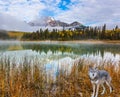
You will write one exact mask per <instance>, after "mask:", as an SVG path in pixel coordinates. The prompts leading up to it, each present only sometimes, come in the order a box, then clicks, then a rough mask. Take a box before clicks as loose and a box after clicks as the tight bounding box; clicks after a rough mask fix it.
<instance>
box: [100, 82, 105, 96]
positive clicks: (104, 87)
mask: <svg viewBox="0 0 120 97" xmlns="http://www.w3.org/2000/svg"><path fill="white" fill-rule="evenodd" d="M102 87H103V91H102V93H101V95H103V94H104V93H105V87H104V84H102Z"/></svg>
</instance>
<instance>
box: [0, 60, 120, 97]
mask: <svg viewBox="0 0 120 97" xmlns="http://www.w3.org/2000/svg"><path fill="white" fill-rule="evenodd" d="M119 66H120V64H119ZM119 66H118V68H117V70H115V66H114V65H112V63H111V62H107V63H106V64H105V65H102V66H99V69H105V70H107V71H108V72H109V73H110V75H111V77H112V84H113V87H114V91H113V93H111V94H110V93H109V89H108V87H107V86H106V87H107V91H106V93H105V94H104V95H102V96H101V95H99V97H103V96H104V97H120V70H119ZM101 90H102V88H100V91H99V92H101ZM91 94H92V86H91V83H90V80H89V78H88V64H87V62H85V60H84V59H83V60H80V61H79V64H78V65H74V66H73V68H72V71H71V73H70V74H68V75H67V73H66V72H62V71H61V72H60V73H59V75H58V76H57V77H56V80H55V81H54V80H53V79H52V78H51V77H47V75H46V73H45V72H44V69H43V68H41V67H40V66H39V64H37V63H35V64H34V66H31V65H29V62H26V61H25V62H23V64H21V65H19V66H17V65H16V64H10V61H9V59H6V60H0V97H90V95H91ZM99 94H100V93H99Z"/></svg>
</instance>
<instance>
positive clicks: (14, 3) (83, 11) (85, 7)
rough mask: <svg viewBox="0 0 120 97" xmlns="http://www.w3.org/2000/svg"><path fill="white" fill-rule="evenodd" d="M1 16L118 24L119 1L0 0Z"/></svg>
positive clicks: (93, 23)
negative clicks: (46, 17) (45, 17)
mask: <svg viewBox="0 0 120 97" xmlns="http://www.w3.org/2000/svg"><path fill="white" fill-rule="evenodd" d="M0 15H1V16H4V15H5V16H8V19H9V18H10V17H14V18H15V19H16V20H20V21H26V22H30V21H32V20H36V19H37V18H40V17H44V16H51V17H54V18H55V19H56V20H61V21H64V22H67V23H71V22H73V21H78V22H80V23H82V24H84V25H88V26H98V25H103V24H105V23H106V24H108V25H110V26H112V25H118V26H119V25H120V0H0ZM1 19H2V18H1Z"/></svg>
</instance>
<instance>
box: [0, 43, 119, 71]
mask: <svg viewBox="0 0 120 97" xmlns="http://www.w3.org/2000/svg"><path fill="white" fill-rule="evenodd" d="M4 58H9V59H10V62H11V64H12V63H15V64H18V65H20V64H22V62H23V60H24V59H25V58H27V60H29V61H30V64H34V61H36V60H37V63H38V64H39V65H40V66H42V65H44V66H45V68H46V70H47V71H51V70H54V72H56V70H57V69H58V67H59V68H63V67H65V68H67V69H68V68H69V70H70V69H71V66H72V65H73V63H74V62H75V60H77V59H80V58H84V59H87V60H89V61H91V62H94V63H95V64H97V65H100V64H101V62H105V61H111V62H113V64H115V65H117V64H118V63H119V62H120V44H107V43H102V44H97V43H94V44H93V43H77V42H76V43H73V42H50V41H45V42H20V41H0V59H4Z"/></svg>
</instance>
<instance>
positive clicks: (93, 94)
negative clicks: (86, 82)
mask: <svg viewBox="0 0 120 97" xmlns="http://www.w3.org/2000/svg"><path fill="white" fill-rule="evenodd" d="M92 86H93V93H92V96H91V97H94V96H95V84H92Z"/></svg>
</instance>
